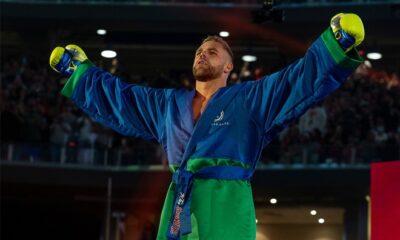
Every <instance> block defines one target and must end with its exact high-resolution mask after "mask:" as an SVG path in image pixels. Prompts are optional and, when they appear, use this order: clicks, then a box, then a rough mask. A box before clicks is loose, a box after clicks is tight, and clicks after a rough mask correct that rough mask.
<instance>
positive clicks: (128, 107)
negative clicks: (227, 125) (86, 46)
mask: <svg viewBox="0 0 400 240" xmlns="http://www.w3.org/2000/svg"><path fill="white" fill-rule="evenodd" d="M50 66H51V67H52V68H53V69H54V70H56V71H57V72H60V73H61V74H63V75H65V76H68V77H69V78H68V81H67V83H66V84H65V86H64V88H63V90H62V94H63V95H64V96H66V97H68V98H70V99H71V100H72V101H73V102H74V103H75V104H77V106H79V107H80V108H81V109H82V110H83V111H85V112H86V113H87V114H89V115H90V116H92V117H93V118H94V119H96V120H97V121H99V122H100V123H102V124H104V125H106V126H108V127H110V128H112V129H114V130H116V131H118V132H119V133H121V134H123V135H126V136H134V137H141V138H144V139H153V140H157V141H159V140H160V137H161V135H162V134H163V130H162V129H164V128H163V126H164V119H165V117H164V113H165V109H166V107H165V106H166V103H167V101H168V98H169V97H168V96H169V94H168V90H163V89H154V88H149V87H143V86H138V85H134V84H127V83H125V82H123V81H122V80H121V79H120V78H118V77H116V76H113V75H112V74H110V73H108V72H106V71H104V70H102V69H100V68H97V67H95V66H94V65H93V64H92V63H91V62H90V61H89V60H88V59H87V57H86V55H85V53H84V52H83V50H82V49H81V48H79V47H78V46H76V45H68V46H66V47H65V48H62V47H57V48H55V49H54V50H53V52H52V54H51V56H50Z"/></svg>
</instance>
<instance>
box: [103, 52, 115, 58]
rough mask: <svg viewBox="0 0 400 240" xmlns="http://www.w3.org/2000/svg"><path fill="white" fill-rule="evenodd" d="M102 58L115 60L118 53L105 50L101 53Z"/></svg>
mask: <svg viewBox="0 0 400 240" xmlns="http://www.w3.org/2000/svg"><path fill="white" fill-rule="evenodd" d="M101 56H102V57H104V58H115V57H116V56H117V52H115V51H113V50H103V51H102V52H101Z"/></svg>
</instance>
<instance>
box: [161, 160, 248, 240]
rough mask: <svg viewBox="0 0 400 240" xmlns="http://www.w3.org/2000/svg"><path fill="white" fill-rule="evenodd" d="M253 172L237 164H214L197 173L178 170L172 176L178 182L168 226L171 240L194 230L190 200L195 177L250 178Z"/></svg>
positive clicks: (176, 239)
mask: <svg viewBox="0 0 400 240" xmlns="http://www.w3.org/2000/svg"><path fill="white" fill-rule="evenodd" d="M251 175H252V172H251V171H250V170H247V169H244V168H242V167H237V166H212V167H205V168H202V169H200V170H199V171H198V172H196V173H192V172H189V171H186V170H178V171H176V172H175V173H174V174H173V176H172V181H173V182H174V183H175V184H176V188H175V201H174V209H173V212H172V216H171V220H170V223H169V227H168V233H167V237H168V239H169V240H178V239H179V238H180V236H182V235H186V234H189V233H191V232H192V224H191V220H190V201H191V197H192V196H191V193H192V191H191V190H192V185H193V179H194V178H203V179H220V180H250V177H251Z"/></svg>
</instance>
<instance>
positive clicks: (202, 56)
mask: <svg viewBox="0 0 400 240" xmlns="http://www.w3.org/2000/svg"><path fill="white" fill-rule="evenodd" d="M229 64H230V65H231V67H229V66H228V65H229ZM231 68H232V63H231V60H230V56H229V54H228V52H227V51H226V50H225V49H224V47H223V46H222V45H221V44H220V43H218V42H215V41H208V42H205V43H203V44H202V45H201V46H200V47H199V48H198V49H197V51H196V55H195V58H194V62H193V69H192V70H193V76H194V78H195V79H196V80H197V81H201V82H206V81H210V80H213V79H216V78H218V77H220V76H221V75H222V74H223V73H229V71H230V70H231Z"/></svg>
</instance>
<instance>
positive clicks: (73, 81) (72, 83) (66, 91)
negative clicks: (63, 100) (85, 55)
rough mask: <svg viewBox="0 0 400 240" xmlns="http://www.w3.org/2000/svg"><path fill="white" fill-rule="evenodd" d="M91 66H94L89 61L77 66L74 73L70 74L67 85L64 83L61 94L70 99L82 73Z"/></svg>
mask: <svg viewBox="0 0 400 240" xmlns="http://www.w3.org/2000/svg"><path fill="white" fill-rule="evenodd" d="M92 66H94V64H93V63H92V62H90V61H89V60H86V61H84V62H83V63H82V64H81V65H79V66H78V68H77V69H76V70H75V71H74V73H72V75H71V76H70V77H69V78H68V80H67V83H65V86H64V88H63V89H62V90H61V94H62V95H64V96H66V97H68V98H70V97H71V96H72V92H73V91H74V89H75V87H76V85H77V84H78V82H79V80H80V79H81V76H82V75H83V73H85V72H86V70H87V69H88V68H90V67H92Z"/></svg>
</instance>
